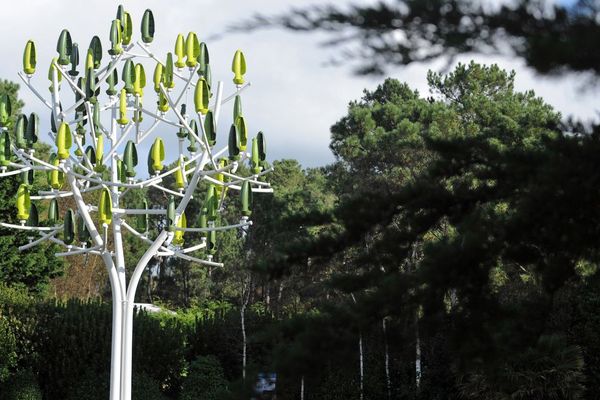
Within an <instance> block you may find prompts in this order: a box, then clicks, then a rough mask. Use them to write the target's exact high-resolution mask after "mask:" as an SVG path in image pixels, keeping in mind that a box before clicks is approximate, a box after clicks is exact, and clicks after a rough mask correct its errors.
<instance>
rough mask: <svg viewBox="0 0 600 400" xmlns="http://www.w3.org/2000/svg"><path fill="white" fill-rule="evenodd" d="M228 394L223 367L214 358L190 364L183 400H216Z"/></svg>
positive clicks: (198, 360)
mask: <svg viewBox="0 0 600 400" xmlns="http://www.w3.org/2000/svg"><path fill="white" fill-rule="evenodd" d="M226 392H227V380H226V379H225V374H224V372H223V367H222V366H221V363H220V362H219V360H218V359H217V358H216V357H214V356H206V357H199V358H197V359H196V360H195V361H193V362H192V363H191V364H190V368H189V372H188V375H187V377H186V378H185V380H184V382H183V390H182V392H181V397H180V399H181V400H196V399H203V400H216V399H220V398H222V397H223V396H224V395H225V394H226Z"/></svg>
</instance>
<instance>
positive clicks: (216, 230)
mask: <svg viewBox="0 0 600 400" xmlns="http://www.w3.org/2000/svg"><path fill="white" fill-rule="evenodd" d="M250 225H252V221H247V222H241V223H239V224H234V225H225V226H213V227H212V228H211V227H208V228H178V227H174V228H173V230H174V231H181V232H218V231H227V230H229V229H235V228H243V227H245V226H250Z"/></svg>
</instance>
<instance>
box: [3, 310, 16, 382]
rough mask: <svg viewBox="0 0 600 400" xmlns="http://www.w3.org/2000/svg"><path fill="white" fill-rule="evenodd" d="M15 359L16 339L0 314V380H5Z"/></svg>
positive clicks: (6, 319)
mask: <svg viewBox="0 0 600 400" xmlns="http://www.w3.org/2000/svg"><path fill="white" fill-rule="evenodd" d="M16 361H17V339H16V338H15V335H14V333H13V332H12V329H11V327H10V324H9V322H8V318H6V317H4V316H2V315H0V382H3V381H5V380H6V378H7V377H8V376H9V374H10V369H11V368H12V367H14V366H15V364H16Z"/></svg>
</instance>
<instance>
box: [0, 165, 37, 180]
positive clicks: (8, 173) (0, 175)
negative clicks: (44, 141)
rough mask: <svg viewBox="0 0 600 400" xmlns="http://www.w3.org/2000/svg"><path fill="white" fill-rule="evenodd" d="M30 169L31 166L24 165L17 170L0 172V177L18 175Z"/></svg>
mask: <svg viewBox="0 0 600 400" xmlns="http://www.w3.org/2000/svg"><path fill="white" fill-rule="evenodd" d="M31 169H33V168H31V167H25V168H23V169H18V170H15V171H9V172H2V173H0V178H5V177H7V176H13V175H19V174H20V173H23V172H27V171H29V170H31Z"/></svg>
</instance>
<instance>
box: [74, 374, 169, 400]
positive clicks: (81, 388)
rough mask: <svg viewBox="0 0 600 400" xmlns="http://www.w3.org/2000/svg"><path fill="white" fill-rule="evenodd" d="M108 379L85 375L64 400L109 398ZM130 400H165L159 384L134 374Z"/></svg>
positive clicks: (145, 376) (107, 376) (95, 375)
mask: <svg viewBox="0 0 600 400" xmlns="http://www.w3.org/2000/svg"><path fill="white" fill-rule="evenodd" d="M109 382H110V377H109V375H108V374H101V375H97V374H95V373H87V374H85V375H84V376H83V377H82V378H81V379H79V380H78V381H77V382H76V383H75V384H74V386H73V387H72V388H71V390H70V391H69V394H68V395H67V397H66V400H104V399H106V398H108V397H109V394H110V389H109ZM131 386H132V394H131V395H132V398H135V399H148V400H166V399H168V397H166V396H165V395H164V394H163V393H162V392H161V391H160V384H159V383H158V382H157V381H156V380H154V379H152V378H150V377H149V376H148V375H146V374H135V375H134V376H133V379H132V384H131Z"/></svg>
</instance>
